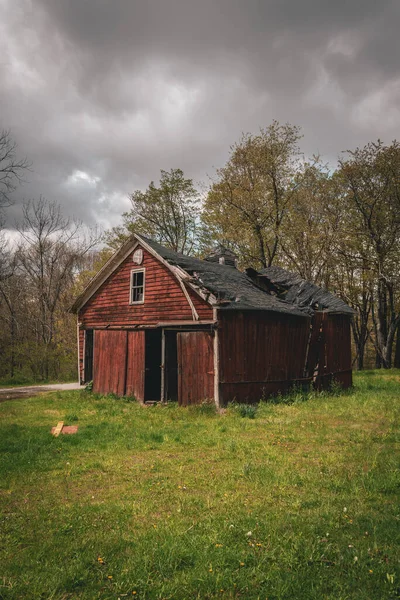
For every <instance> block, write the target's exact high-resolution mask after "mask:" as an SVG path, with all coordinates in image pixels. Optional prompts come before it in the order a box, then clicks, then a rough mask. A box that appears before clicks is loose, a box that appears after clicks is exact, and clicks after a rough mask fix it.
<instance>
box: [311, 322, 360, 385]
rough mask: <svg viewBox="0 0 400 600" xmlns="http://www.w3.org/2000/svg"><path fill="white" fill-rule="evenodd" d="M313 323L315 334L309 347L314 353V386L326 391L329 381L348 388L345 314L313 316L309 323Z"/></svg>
mask: <svg viewBox="0 0 400 600" xmlns="http://www.w3.org/2000/svg"><path fill="white" fill-rule="evenodd" d="M314 321H315V323H316V326H315V330H316V331H319V335H318V337H317V336H316V338H315V340H314V346H313V345H312V344H310V352H311V353H312V354H315V358H314V363H315V370H314V380H315V386H316V387H317V388H318V389H327V388H329V386H330V385H331V384H332V382H333V381H336V382H338V383H339V384H340V385H341V386H342V387H344V388H347V387H350V386H351V385H352V365H351V332H350V318H349V317H348V316H347V315H335V314H324V313H316V314H315V315H314V318H313V323H314ZM310 367H311V363H310ZM311 374H312V373H311V372H310V375H311Z"/></svg>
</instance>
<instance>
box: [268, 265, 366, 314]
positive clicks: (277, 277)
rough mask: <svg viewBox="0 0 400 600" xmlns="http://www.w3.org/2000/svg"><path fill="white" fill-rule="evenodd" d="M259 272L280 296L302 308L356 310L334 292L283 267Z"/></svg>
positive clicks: (345, 311)
mask: <svg viewBox="0 0 400 600" xmlns="http://www.w3.org/2000/svg"><path fill="white" fill-rule="evenodd" d="M259 273H260V274H261V275H262V276H264V277H266V278H267V279H268V281H269V283H270V284H271V287H272V289H274V290H275V292H276V294H277V296H278V298H281V299H285V300H286V301H287V302H290V303H291V304H293V305H294V306H298V307H299V308H301V309H306V308H311V309H312V310H313V311H316V310H318V311H323V312H327V313H337V314H348V315H353V314H354V312H355V311H354V310H353V309H352V308H350V306H348V305H347V304H346V303H345V302H343V300H341V299H340V298H338V297H337V296H335V295H334V294H331V293H330V292H328V291H327V290H325V289H323V288H320V287H319V286H317V285H315V284H314V283H310V282H309V281H306V280H305V279H302V278H301V277H300V275H296V274H295V273H290V272H289V271H286V270H285V269H282V268H281V267H268V268H266V269H261V270H260V271H259Z"/></svg>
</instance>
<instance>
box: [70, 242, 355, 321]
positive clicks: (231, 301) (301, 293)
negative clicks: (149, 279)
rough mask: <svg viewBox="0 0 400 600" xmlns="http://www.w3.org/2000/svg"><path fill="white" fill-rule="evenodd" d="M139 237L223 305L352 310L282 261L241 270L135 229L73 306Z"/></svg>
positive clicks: (304, 312)
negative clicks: (171, 246)
mask: <svg viewBox="0 0 400 600" xmlns="http://www.w3.org/2000/svg"><path fill="white" fill-rule="evenodd" d="M138 243H139V244H141V245H142V246H143V247H144V248H147V250H148V251H150V252H151V253H152V254H153V255H154V256H155V257H156V258H158V259H159V260H161V261H162V262H163V263H164V264H165V265H166V266H167V267H168V268H169V269H170V270H171V271H172V273H173V274H174V275H175V276H176V277H177V278H178V280H179V281H180V283H181V285H183V286H185V285H186V286H187V287H191V288H192V289H193V290H195V291H196V292H197V293H199V294H200V295H201V296H202V297H203V298H205V299H206V300H207V301H208V302H210V304H212V305H214V306H217V307H218V308H219V309H221V310H264V311H272V312H278V313H283V314H287V315H293V316H297V317H303V318H304V317H309V316H311V315H312V314H313V312H314V310H316V309H318V310H324V311H328V312H337V313H346V314H352V313H353V311H352V309H351V308H349V307H348V306H347V305H346V304H345V303H344V302H343V301H342V300H340V299H339V298H337V297H335V296H333V295H332V294H330V293H329V292H327V291H326V290H322V289H321V288H319V287H318V286H316V285H314V284H312V283H308V282H306V281H304V280H303V279H301V278H300V277H298V276H297V275H294V274H293V273H289V272H288V271H285V270H284V269H280V268H279V267H269V268H268V269H262V270H260V271H255V270H254V269H248V270H247V271H246V272H242V271H239V270H238V269H236V268H235V267H234V266H230V265H227V264H224V265H221V264H219V263H218V262H210V261H206V260H201V259H198V258H194V257H191V256H186V255H184V254H180V253H178V252H174V251H173V250H170V249H169V248H165V247H164V246H162V245H161V244H159V243H158V242H155V241H154V240H152V239H150V238H147V237H145V236H143V235H138V234H133V235H132V237H131V238H130V239H129V240H128V241H127V242H125V244H124V245H123V246H122V247H121V248H120V249H119V250H118V251H117V252H116V253H115V254H114V255H113V256H112V257H111V259H110V260H109V261H108V262H107V263H106V264H105V265H104V266H103V268H102V269H101V270H100V271H99V273H98V274H97V275H95V277H94V278H93V279H92V280H91V281H90V282H89V284H88V286H87V287H86V289H85V290H84V291H83V293H82V294H81V295H80V296H79V297H78V298H77V299H76V300H75V302H74V305H73V306H72V309H71V310H72V311H73V312H78V311H79V310H80V309H81V308H82V307H83V306H84V305H85V304H86V302H87V301H88V300H89V299H90V298H91V297H92V296H93V294H94V293H95V292H96V291H97V290H98V289H99V288H100V286H101V285H102V284H103V283H104V282H105V281H106V280H107V278H108V277H109V276H110V275H111V274H112V273H113V272H114V271H115V270H116V269H117V268H118V266H119V265H120V264H121V263H122V262H123V260H125V259H126V258H127V256H129V254H130V252H132V250H133V248H134V247H135V246H137V244H138ZM183 290H184V288H183ZM184 291H185V290H184ZM185 293H187V292H186V291H185Z"/></svg>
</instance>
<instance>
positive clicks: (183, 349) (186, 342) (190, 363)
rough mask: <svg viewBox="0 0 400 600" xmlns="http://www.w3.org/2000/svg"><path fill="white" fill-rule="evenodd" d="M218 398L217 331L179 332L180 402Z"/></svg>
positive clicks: (186, 402) (200, 401) (188, 403)
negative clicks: (216, 391) (215, 377)
mask: <svg viewBox="0 0 400 600" xmlns="http://www.w3.org/2000/svg"><path fill="white" fill-rule="evenodd" d="M213 398H214V346H213V334H211V333H209V332H208V331H186V332H179V333H178V404H179V405H180V406H188V405H190V404H201V403H202V402H203V401H204V400H207V399H213Z"/></svg>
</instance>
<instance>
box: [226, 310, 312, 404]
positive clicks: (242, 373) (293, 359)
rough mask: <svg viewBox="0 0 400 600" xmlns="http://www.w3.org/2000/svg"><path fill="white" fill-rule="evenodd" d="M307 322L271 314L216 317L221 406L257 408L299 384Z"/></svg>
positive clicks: (303, 359)
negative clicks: (243, 404) (265, 399)
mask: <svg viewBox="0 0 400 600" xmlns="http://www.w3.org/2000/svg"><path fill="white" fill-rule="evenodd" d="M309 323H310V321H309V319H302V318H296V317H291V316H287V315H280V314H278V313H272V312H261V311H257V312H256V311H254V312H250V311H249V312H238V311H232V312H229V311H225V312H224V311H220V312H219V313H218V333H219V365H220V367H219V374H220V380H219V393H220V403H221V405H226V403H227V402H229V401H232V400H234V399H236V400H237V401H239V402H258V401H259V400H260V399H261V398H262V397H267V396H270V395H272V394H276V393H278V392H285V391H287V390H288V389H289V388H290V387H291V386H292V385H293V384H294V383H295V382H296V381H299V382H300V381H302V380H303V378H304V368H305V360H306V351H307V345H308V339H309Z"/></svg>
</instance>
